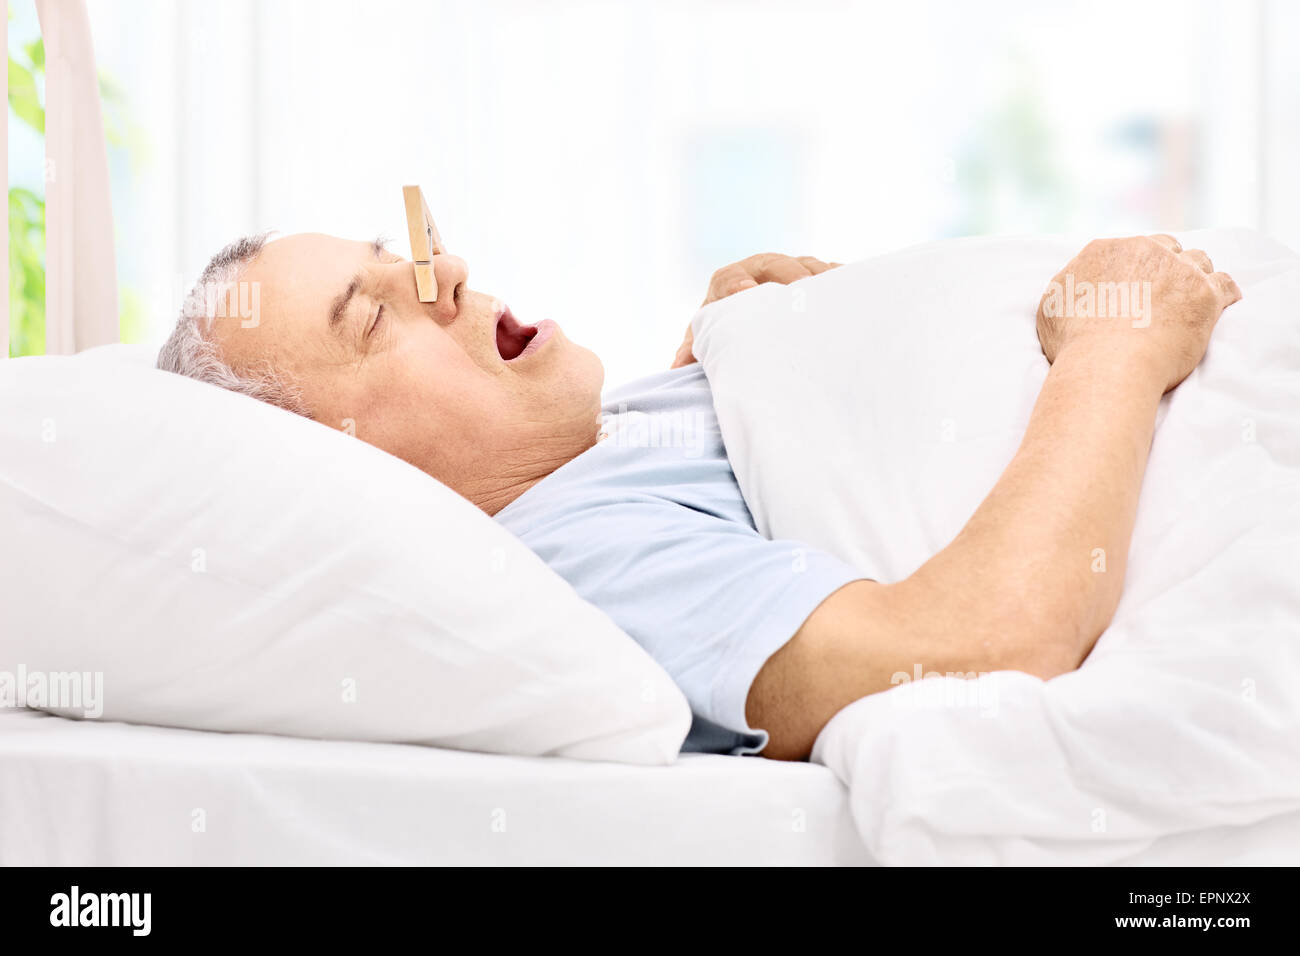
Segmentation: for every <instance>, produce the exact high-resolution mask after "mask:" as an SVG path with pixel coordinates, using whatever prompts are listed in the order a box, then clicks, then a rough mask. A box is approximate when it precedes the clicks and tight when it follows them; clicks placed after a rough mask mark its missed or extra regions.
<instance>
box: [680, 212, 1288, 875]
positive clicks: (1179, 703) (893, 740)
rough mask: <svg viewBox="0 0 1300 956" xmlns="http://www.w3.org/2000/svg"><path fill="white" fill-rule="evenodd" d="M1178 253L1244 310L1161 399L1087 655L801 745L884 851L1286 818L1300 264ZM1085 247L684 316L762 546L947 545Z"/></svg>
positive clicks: (954, 250) (1032, 370) (937, 696)
mask: <svg viewBox="0 0 1300 956" xmlns="http://www.w3.org/2000/svg"><path fill="white" fill-rule="evenodd" d="M1179 238H1180V239H1181V240H1182V242H1183V244H1184V245H1185V246H1187V247H1200V248H1204V249H1205V250H1206V251H1208V252H1209V254H1210V255H1211V256H1212V257H1213V258H1214V260H1215V263H1216V266H1217V267H1218V268H1221V269H1224V270H1226V271H1229V272H1231V273H1232V275H1233V276H1234V277H1235V278H1236V279H1237V281H1238V283H1239V284H1240V286H1241V288H1242V289H1243V291H1244V294H1245V298H1244V299H1243V301H1242V302H1240V303H1238V304H1236V305H1234V306H1232V307H1231V308H1230V309H1229V310H1228V311H1227V312H1226V313H1225V315H1224V317H1223V318H1222V320H1221V321H1220V324H1219V327H1218V328H1217V329H1216V331H1215V334H1214V338H1213V340H1212V342H1211V345H1210V349H1209V353H1208V354H1207V356H1206V358H1205V360H1204V361H1203V363H1202V364H1201V366H1200V367H1199V368H1198V369H1197V370H1196V371H1195V372H1194V373H1193V374H1192V376H1191V377H1190V378H1189V379H1188V380H1187V381H1186V382H1184V383H1183V384H1182V385H1181V386H1179V388H1178V389H1177V390H1175V391H1174V392H1173V393H1172V394H1171V395H1169V396H1167V397H1166V399H1165V401H1164V402H1163V403H1162V405H1161V409H1160V417H1159V419H1158V426H1157V431H1156V437H1155V442H1154V445H1153V448H1152V452H1151V459H1150V464H1149V467H1148V471H1147V476H1146V481H1145V484H1144V487H1143V491H1142V498H1141V503H1140V506H1139V513H1138V521H1137V527H1136V530H1135V532H1134V538H1133V545H1132V552H1131V559H1130V565H1129V570H1128V576H1127V581H1126V587H1125V593H1124V597H1123V600H1122V601H1121V604H1120V607H1119V609H1118V612H1117V613H1116V615H1115V618H1114V621H1113V623H1112V624H1111V626H1110V628H1109V629H1108V630H1107V631H1106V633H1105V634H1104V635H1103V636H1102V638H1101V640H1100V641H1099V642H1098V644H1097V646H1096V649H1095V650H1094V651H1093V653H1092V655H1091V656H1090V657H1089V658H1088V660H1087V661H1086V662H1085V663H1084V665H1083V667H1082V668H1081V669H1080V670H1078V671H1077V672H1074V673H1071V674H1067V675H1064V676H1062V677H1059V678H1057V679H1055V680H1052V681H1049V682H1042V681H1039V680H1037V679H1035V678H1032V677H1029V676H1026V675H1024V674H1019V673H1015V672H1001V673H995V674H990V675H987V676H984V677H982V678H980V679H979V680H976V681H964V680H960V679H958V678H951V677H935V678H931V679H926V680H924V681H919V682H918V681H914V680H908V681H902V682H900V683H899V686H897V687H895V688H893V689H891V690H889V691H887V692H885V693H881V694H876V695H874V696H872V697H868V698H866V699H864V700H861V701H858V702H857V703H855V704H853V705H852V706H850V707H848V708H846V709H845V710H843V711H842V712H841V713H840V714H839V715H837V716H836V717H835V718H834V719H833V720H832V721H831V723H830V724H829V725H828V726H827V727H826V729H825V730H824V732H823V733H822V735H821V737H820V738H819V740H818V742H817V746H816V749H815V752H814V759H815V760H817V761H820V762H822V763H825V764H826V765H827V766H829V767H830V768H831V769H832V770H834V771H835V773H836V774H838V775H839V776H840V778H841V779H843V780H844V781H845V783H846V784H848V785H849V786H850V788H851V790H852V796H853V807H854V814H855V818H856V820H857V824H858V827H859V829H860V831H861V834H862V837H863V839H864V840H865V842H866V844H867V847H868V849H869V850H870V851H871V853H872V854H873V855H874V856H875V857H876V858H877V859H879V860H881V861H883V862H886V863H930V862H944V863H993V862H997V863H1056V862H1080V861H1081V862H1098V863H1100V862H1109V861H1116V860H1119V859H1122V858H1124V857H1127V856H1130V855H1131V854H1133V853H1134V852H1136V851H1137V850H1140V849H1141V848H1142V847H1144V846H1147V845H1149V844H1151V843H1152V842H1153V841H1155V840H1156V839H1158V838H1160V837H1162V836H1165V835H1170V834H1175V833H1185V832H1188V831H1195V830H1200V829H1203V828H1208V827H1214V826H1225V825H1226V826H1233V825H1245V824H1249V823H1253V822H1255V821H1259V820H1263V819H1266V818H1268V817H1271V816H1274V815H1277V814H1281V813H1283V812H1286V811H1292V810H1295V809H1297V808H1300V258H1297V257H1296V255H1295V254H1294V253H1292V252H1290V251H1289V250H1287V249H1285V248H1284V247H1282V246H1280V245H1278V244H1276V243H1274V242H1271V241H1270V240H1268V239H1266V238H1264V237H1262V236H1260V235H1258V234H1256V233H1252V232H1247V231H1243V230H1213V231H1205V232H1200V233H1190V234H1185V235H1180V236H1179ZM1082 245H1083V241H1082V240H1065V239H1060V238H1032V239H974V240H958V241H951V242H942V243H934V244H930V245H926V246H922V247H918V248H915V249H910V250H906V251H903V252H900V253H896V254H893V255H889V256H883V257H881V258H877V259H872V260H868V261H866V262H861V263H856V264H852V265H848V266H845V267H843V268H841V269H837V270H834V271H832V272H829V273H826V274H824V275H822V276H818V277H816V278H813V279H807V280H804V281H802V282H800V283H796V284H795V285H792V286H789V287H784V286H773V285H769V286H762V287H759V288H758V289H755V290H752V291H750V292H747V293H743V294H741V295H738V296H733V297H732V298H729V299H724V300H722V301H721V302H719V303H715V304H714V305H713V306H710V307H708V308H705V309H704V310H702V311H701V312H700V314H699V315H698V316H697V317H696V320H695V323H694V327H695V335H696V340H695V342H696V344H695V351H696V355H697V356H698V357H699V358H700V360H701V362H702V363H703V364H704V368H705V370H706V372H707V373H708V376H709V379H710V382H711V383H712V385H713V389H714V400H715V403H716V405H717V409H718V417H719V421H720V423H721V426H722V432H723V437H724V438H725V440H726V443H727V448H728V453H729V455H730V457H731V460H732V463H733V465H734V467H735V470H736V474H737V477H738V479H739V481H740V485H741V488H742V490H743V491H744V494H745V498H746V500H747V501H748V502H749V504H750V507H751V510H752V511H753V513H754V516H755V519H756V521H757V522H758V525H759V528H760V530H762V531H763V532H764V533H766V534H769V535H771V536H773V537H787V538H795V539H800V540H804V541H807V542H808V543H810V544H812V545H816V546H819V547H822V548H825V549H827V550H830V551H832V552H834V553H836V554H838V555H840V556H841V557H843V558H845V559H846V560H848V561H851V562H853V563H854V564H856V565H857V566H858V567H860V568H861V569H862V570H863V573H864V574H865V575H868V576H871V577H874V578H877V579H879V580H884V581H891V580H897V579H899V578H902V577H905V576H907V575H908V574H910V573H911V572H912V571H913V570H915V569H916V568H917V567H918V566H919V565H920V564H921V563H923V562H924V561H925V560H926V559H927V558H929V557H930V556H931V555H933V554H934V553H935V552H937V551H938V550H939V549H941V548H942V547H943V546H944V545H946V544H947V543H948V541H950V540H951V539H952V537H953V536H954V535H955V534H956V533H957V531H958V530H959V529H960V528H961V526H962V525H963V524H964V523H965V521H966V520H967V518H969V516H970V514H971V513H972V511H973V510H974V509H975V507H976V506H977V505H978V504H979V502H980V501H981V500H982V499H983V497H984V496H985V495H986V494H987V493H988V491H989V490H990V489H991V488H992V487H993V484H994V483H995V482H996V480H997V478H998V476H999V474H1000V473H1001V472H1002V470H1003V468H1005V466H1006V464H1007V462H1008V461H1009V460H1010V459H1011V457H1012V455H1013V454H1014V452H1015V449H1016V447H1017V445H1018V443H1019V440H1020V438H1021V436H1022V435H1023V432H1024V428H1025V424H1026V422H1027V420H1028V416H1029V412H1030V409H1031V408H1032V405H1033V402H1034V399H1035V397H1036V395H1037V393H1038V390H1039V388H1040V386H1041V384H1042V381H1043V378H1044V376H1045V375H1046V373H1047V368H1048V367H1047V363H1046V360H1045V359H1044V358H1043V356H1042V354H1041V352H1040V348H1039V344H1038V341H1037V337H1036V334H1035V330H1034V315H1035V310H1036V306H1037V302H1038V298H1039V296H1040V295H1041V294H1042V292H1043V290H1044V289H1045V287H1046V284H1047V282H1048V280H1049V279H1050V278H1051V277H1052V276H1053V275H1054V274H1055V273H1056V272H1057V271H1058V270H1059V269H1060V268H1061V267H1062V266H1063V265H1064V264H1065V263H1066V262H1067V261H1068V260H1069V258H1070V257H1071V256H1072V255H1073V254H1074V253H1075V252H1077V251H1078V249H1079V248H1081V247H1082ZM1099 573H1105V572H1099ZM1295 849H1296V856H1297V858H1300V847H1297V848H1295ZM1207 862H1213V861H1207Z"/></svg>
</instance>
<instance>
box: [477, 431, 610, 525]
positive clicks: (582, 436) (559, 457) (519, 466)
mask: <svg viewBox="0 0 1300 956" xmlns="http://www.w3.org/2000/svg"><path fill="white" fill-rule="evenodd" d="M597 432H598V429H597V427H596V425H595V423H594V422H593V423H592V427H591V428H590V429H585V430H584V431H583V432H581V433H577V434H575V435H573V436H572V437H570V438H568V439H563V438H557V437H555V436H554V435H551V436H547V437H544V438H537V439H534V440H532V441H529V442H526V443H525V444H524V446H523V450H524V451H525V452H526V457H516V456H517V455H518V454H519V450H518V449H516V450H513V452H514V453H513V454H511V455H502V456H500V460H501V461H502V462H505V464H502V465H500V466H498V467H497V468H494V469H493V472H494V473H493V474H491V475H489V476H487V477H486V478H484V479H481V480H480V481H478V482H476V483H475V484H474V486H473V487H469V488H466V489H463V490H462V489H457V490H460V492H461V494H462V495H464V496H465V497H466V498H468V499H469V500H470V501H471V502H473V503H474V504H475V505H477V506H478V507H479V508H482V509H483V510H484V511H486V512H487V513H488V514H489V515H495V514H496V513H497V512H499V511H500V510H501V509H502V508H504V507H506V505H508V504H510V503H511V502H512V501H514V500H515V499H517V498H519V497H520V496H521V495H523V494H524V492H526V491H528V489H530V488H532V487H533V485H535V484H537V483H538V482H539V481H541V480H542V479H543V478H545V477H546V476H547V475H549V474H551V473H552V472H553V471H555V470H556V469H557V468H560V467H561V466H563V465H567V464H568V463H569V462H571V461H573V459H575V458H577V457H578V456H579V455H581V454H582V453H583V452H584V451H587V450H588V449H589V448H591V447H592V446H593V445H595V444H596V436H597Z"/></svg>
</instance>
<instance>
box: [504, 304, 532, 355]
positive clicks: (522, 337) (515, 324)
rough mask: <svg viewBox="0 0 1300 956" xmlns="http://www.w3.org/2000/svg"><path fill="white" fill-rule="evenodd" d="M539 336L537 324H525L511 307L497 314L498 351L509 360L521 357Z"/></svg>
mask: <svg viewBox="0 0 1300 956" xmlns="http://www.w3.org/2000/svg"><path fill="white" fill-rule="evenodd" d="M536 336H537V326H535V325H523V324H522V323H521V322H520V321H519V320H518V319H516V318H515V317H514V315H513V314H512V313H511V311H510V309H509V308H503V309H502V310H501V312H500V313H499V314H498V315H497V351H498V352H500V353H501V357H502V358H503V359H505V360H506V361H507V362H509V361H511V360H512V359H517V358H519V356H520V355H522V354H523V352H524V349H526V348H528V343H529V342H531V341H532V340H533V339H534V338H535V337H536Z"/></svg>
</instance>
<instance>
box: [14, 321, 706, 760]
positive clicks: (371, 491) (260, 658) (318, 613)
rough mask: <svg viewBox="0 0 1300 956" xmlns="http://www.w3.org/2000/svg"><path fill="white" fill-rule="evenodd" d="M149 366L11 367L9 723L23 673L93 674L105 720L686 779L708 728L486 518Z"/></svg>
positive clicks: (100, 360) (433, 484)
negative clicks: (649, 767) (685, 767)
mask: <svg viewBox="0 0 1300 956" xmlns="http://www.w3.org/2000/svg"><path fill="white" fill-rule="evenodd" d="M151 366H152V352H151V350H148V349H141V348H132V347H109V348H106V349H96V350H92V351H91V352H87V353H83V354H82V355H79V356H75V357H62V358H55V357H42V358H26V359H13V360H8V361H5V362H0V407H3V408H4V418H3V420H2V421H0V528H3V529H4V532H3V533H4V541H3V546H2V547H0V703H10V704H12V703H13V702H14V701H15V698H16V697H17V696H18V695H17V690H16V687H15V684H16V682H17V680H18V676H19V674H20V669H21V670H22V672H24V673H25V674H26V675H28V680H31V679H33V678H32V677H31V675H38V676H37V677H36V678H35V679H36V680H40V676H39V675H49V674H55V673H60V672H74V671H75V672H89V673H91V674H92V675H93V674H95V673H97V672H98V673H102V681H103V684H102V716H103V717H104V718H106V719H116V720H124V721H131V722H136V723H149V724H163V725H170V726H177V727H189V728H196V729H202V730H218V731H250V732H265V733H278V734H288V735H293V736H305V737H325V738H342V739H352V740H374V741H393V742H408V743H421V744H433V745H438V746H446V747H456V748H462V749H470V750H482V751H491V752H501V753H512V754H525V755H533V754H555V755H563V756H568V757H578V758H584V759H591V760H616V761H622V762H628V763H646V764H662V763H668V762H671V761H672V760H673V759H674V758H675V755H676V754H677V751H678V749H679V747H680V745H681V742H682V740H683V738H684V737H685V735H686V731H687V729H688V727H689V725H690V712H689V708H688V706H687V704H686V701H685V698H684V697H683V696H682V694H681V692H680V691H679V690H678V689H677V688H676V686H675V685H674V684H673V683H672V681H671V679H670V678H669V677H668V675H667V674H666V673H665V672H664V671H663V670H662V669H661V668H660V667H659V666H658V665H657V664H655V663H654V661H653V660H651V658H650V657H649V656H648V655H647V654H646V653H645V652H644V651H642V650H641V648H640V647H639V646H638V645H637V644H635V643H634V642H633V641H632V640H631V639H630V638H629V637H627V635H625V634H624V633H623V632H622V631H620V630H619V629H618V628H617V627H616V626H615V625H614V624H613V622H612V621H610V620H609V618H607V617H606V616H605V615H604V614H603V613H601V612H600V611H598V610H597V609H596V608H594V607H592V606H591V605H589V604H587V603H585V602H584V601H582V600H581V599H580V598H579V597H578V596H577V595H576V594H575V593H574V592H573V590H572V589H571V588H570V587H569V586H568V585H567V584H566V583H565V582H564V581H563V580H561V579H560V578H559V577H558V576H556V575H555V574H554V573H553V572H552V571H551V570H550V569H549V568H547V567H546V566H545V565H544V564H543V563H542V562H541V561H540V559H538V558H537V557H536V556H535V555H533V554H532V553H531V552H530V551H528V550H527V549H526V548H525V547H524V546H523V545H522V544H521V543H519V542H518V541H517V540H516V539H515V538H514V537H513V536H511V535H510V534H509V533H508V532H506V531H505V530H504V529H503V528H501V527H500V526H499V525H497V524H496V522H494V521H493V520H492V519H491V518H489V517H488V516H487V515H485V514H483V513H482V512H481V511H479V510H478V509H477V508H475V507H474V506H472V505H471V504H469V502H467V501H465V500H464V499H462V498H460V497H459V496H457V495H456V494H454V493H453V492H451V491H450V490H449V489H447V488H446V487H444V486H443V485H441V484H439V483H438V482H437V481H435V480H434V479H432V478H430V477H428V476H427V475H425V474H424V473H422V472H420V471H418V470H417V469H415V468H413V467H411V466H410V465H408V464H406V463H405V462H402V461H400V460H398V459H396V458H394V457H392V456H390V455H388V454H386V453H384V452H382V451H380V450H379V449H376V448H373V447H371V446H369V445H367V444H364V443H363V442H361V441H358V440H357V439H355V438H351V437H349V436H347V435H345V434H343V433H342V432H339V431H335V430H333V429H330V428H327V427H325V426H322V425H319V424H316V423H313V422H310V421H307V420H306V419H303V418H299V417H298V416H295V415H292V414H290V413H288V412H284V411H281V410H279V409H276V408H272V407H270V406H268V405H264V404H261V403H259V402H256V401H254V400H252V399H249V398H245V397H243V396H240V395H235V394H232V393H229V392H225V391H222V390H221V389H218V388H214V387H212V386H208V385H203V384H200V383H198V382H194V381H191V380H189V379H185V378H182V377H180V376H177V375H172V374H169V373H166V372H161V371H158V370H156V369H154V368H152V367H151ZM6 675H7V679H6ZM91 681H92V683H90V684H87V685H86V687H85V689H86V690H90V691H92V693H93V677H92V678H91ZM24 686H26V682H25V681H24ZM33 686H35V685H33ZM6 696H7V697H8V699H7V700H6ZM28 700H29V702H31V703H33V704H34V705H37V704H41V703H42V701H41V700H39V699H33V698H30V697H29V698H28ZM61 703H63V704H66V703H67V700H66V699H65V700H63V701H62V702H61V701H59V700H47V701H46V702H45V705H46V706H45V709H50V710H54V711H55V712H58V713H64V714H67V715H70V716H77V715H79V714H83V712H86V711H88V712H89V714H90V715H92V716H93V715H94V710H95V708H94V707H92V708H86V707H85V706H84V705H85V703H86V702H85V701H82V702H80V704H79V705H78V706H60V704H61Z"/></svg>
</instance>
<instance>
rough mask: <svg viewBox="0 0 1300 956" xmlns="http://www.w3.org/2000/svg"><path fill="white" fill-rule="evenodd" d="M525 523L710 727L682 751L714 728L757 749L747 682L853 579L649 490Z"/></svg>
mask: <svg viewBox="0 0 1300 956" xmlns="http://www.w3.org/2000/svg"><path fill="white" fill-rule="evenodd" d="M526 527H527V530H526V531H524V532H523V533H522V534H520V537H521V538H522V540H523V542H524V543H525V544H526V545H527V546H528V547H529V548H531V549H532V550H533V551H535V552H536V553H537V554H538V555H539V556H540V557H541V558H542V559H543V560H544V561H546V563H547V564H549V565H550V566H551V567H552V568H553V569H554V570H555V571H556V572H557V573H558V574H559V575H560V576H561V577H563V578H564V579H565V580H567V581H568V582H569V583H570V584H571V585H572V586H573V588H574V589H575V590H576V591H577V592H578V594H579V595H580V596H581V597H583V598H584V599H585V600H587V601H589V602H591V603H592V604H595V605H596V606H597V607H599V608H600V609H601V610H603V611H604V612H605V613H606V614H608V615H609V616H610V617H611V618H612V619H613V620H614V622H615V623H616V624H618V625H619V627H621V628H622V629H623V630H624V631H625V632H627V633H628V634H629V635H630V636H631V637H632V638H633V639H634V640H636V641H637V643H639V644H640V645H641V646H642V647H644V648H645V649H646V651H648V652H649V653H650V655H651V656H652V657H653V658H654V659H655V660H656V661H657V662H658V663H659V664H660V665H661V666H662V667H663V668H664V669H665V670H666V671H667V672H668V673H669V675H670V676H671V677H672V678H673V680H674V681H675V682H676V683H677V685H678V686H679V687H680V688H681V689H682V691H683V693H684V694H685V695H686V698H687V700H688V701H689V702H690V705H691V709H692V711H693V712H694V713H695V714H696V716H697V718H702V720H697V724H699V726H700V734H705V733H707V734H708V735H710V742H708V743H707V744H706V743H704V742H703V740H702V739H701V741H697V742H696V743H697V744H700V746H698V747H695V748H688V749H710V750H716V749H719V748H718V747H717V746H716V741H717V734H718V732H719V729H721V730H722V731H724V732H730V733H732V734H735V735H738V739H737V740H736V741H735V744H734V746H732V747H730V748H727V749H730V750H731V752H736V753H747V752H756V751H758V750H761V749H762V747H763V746H765V745H766V743H767V734H766V733H765V732H764V731H763V730H762V729H761V728H752V727H750V726H749V724H748V723H747V722H746V720H745V700H746V697H747V696H748V694H749V688H750V686H751V685H752V684H753V682H754V678H755V677H756V676H757V675H758V672H759V670H760V669H761V668H762V666H763V664H764V663H765V662H766V661H767V659H768V658H769V657H771V656H772V654H774V653H775V652H776V651H777V650H778V649H780V648H781V646H782V645H784V644H785V643H786V642H787V641H789V640H790V638H792V637H793V636H794V634H795V632H796V631H798V630H799V628H800V627H801V626H802V625H803V623H804V621H806V620H807V619H808V616H809V615H810V614H812V612H813V611H814V610H815V609H816V607H817V606H818V605H819V604H821V603H822V601H824V600H825V599H826V598H827V597H829V596H830V595H831V594H832V593H833V592H835V591H837V590H838V589H839V588H841V587H843V586H844V585H845V584H847V583H849V582H850V581H854V580H858V579H860V578H862V577H863V575H862V574H861V573H860V572H858V571H857V570H856V569H854V568H853V567H852V566H850V565H848V564H847V563H845V562H843V561H840V560H839V559H838V558H835V557H832V556H831V555H829V554H827V553H825V552H823V551H820V550H817V549H815V548H810V547H808V546H806V545H802V544H799V543H798V542H794V541H771V540H768V539H767V538H764V537H763V536H762V535H760V534H759V533H758V532H757V531H755V530H754V529H753V528H752V527H750V526H749V525H747V524H742V523H740V522H737V521H731V520H727V519H726V518H722V517H718V516H716V515H712V514H708V513H706V512H702V511H697V510H694V509H691V508H688V507H684V506H681V505H678V504H674V503H671V502H665V501H663V500H661V499H656V498H654V497H652V496H647V497H645V498H638V497H635V496H630V497H629V498H628V500H624V501H612V502H605V503H602V504H599V505H594V506H587V507H574V508H569V509H561V510H560V511H551V512H550V514H549V515H548V516H546V517H544V518H543V519H542V520H541V521H539V522H537V523H533V524H530V525H529V524H527V523H526ZM693 733H694V731H693ZM688 740H689V738H688Z"/></svg>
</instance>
